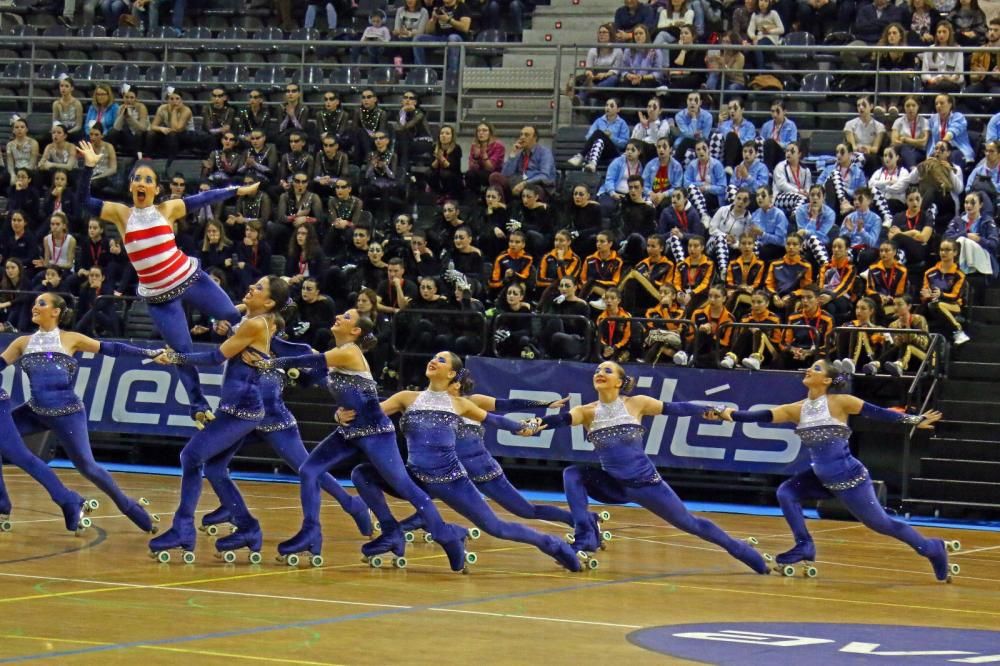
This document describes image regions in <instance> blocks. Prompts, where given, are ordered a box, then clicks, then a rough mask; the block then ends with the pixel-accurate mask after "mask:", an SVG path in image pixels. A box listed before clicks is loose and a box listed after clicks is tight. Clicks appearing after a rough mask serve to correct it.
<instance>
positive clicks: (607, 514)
mask: <svg viewBox="0 0 1000 666" xmlns="http://www.w3.org/2000/svg"><path fill="white" fill-rule="evenodd" d="M597 517H598V518H600V519H601V522H602V523H606V522H608V521H609V520H611V512H610V511H601V512H600V513H599V514H597Z"/></svg>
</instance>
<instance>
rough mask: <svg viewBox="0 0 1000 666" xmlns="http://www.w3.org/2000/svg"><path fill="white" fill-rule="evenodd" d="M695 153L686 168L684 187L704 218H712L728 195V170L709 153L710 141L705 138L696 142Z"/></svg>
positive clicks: (692, 203)
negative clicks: (694, 156) (694, 157)
mask: <svg viewBox="0 0 1000 666" xmlns="http://www.w3.org/2000/svg"><path fill="white" fill-rule="evenodd" d="M694 153H695V155H696V159H693V160H691V162H689V163H688V165H687V167H686V168H685V169H684V187H685V189H687V193H688V198H689V199H690V200H691V205H693V206H694V207H695V208H697V209H698V212H699V213H701V216H702V217H703V218H704V219H706V220H710V219H712V215H713V214H714V213H715V211H716V210H718V208H719V202H720V201H721V200H722V199H723V198H724V197H725V196H726V184H727V183H726V170H725V168H724V167H723V166H722V162H720V161H719V160H717V159H715V158H714V157H712V156H711V155H709V154H708V142H707V141H705V140H704V139H701V140H699V141H698V143H696V144H695V146H694Z"/></svg>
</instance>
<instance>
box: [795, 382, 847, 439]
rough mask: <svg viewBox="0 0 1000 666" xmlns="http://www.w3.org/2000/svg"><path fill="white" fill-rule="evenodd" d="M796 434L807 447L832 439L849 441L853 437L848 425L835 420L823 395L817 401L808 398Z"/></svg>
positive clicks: (800, 415) (804, 403)
mask: <svg viewBox="0 0 1000 666" xmlns="http://www.w3.org/2000/svg"><path fill="white" fill-rule="evenodd" d="M795 434H797V435H798V436H799V439H801V440H802V443H803V444H805V445H806V446H815V445H817V444H824V443H826V442H829V441H830V440H832V439H848V438H850V436H851V429H850V428H849V427H848V426H847V424H846V423H844V422H842V421H838V420H837V419H835V418H833V415H832V414H830V404H829V402H828V401H827V398H826V396H825V395H821V396H820V397H818V398H816V399H815V400H810V399H808V398H807V399H806V400H804V401H803V402H802V410H801V413H800V414H799V425H798V427H796V428H795Z"/></svg>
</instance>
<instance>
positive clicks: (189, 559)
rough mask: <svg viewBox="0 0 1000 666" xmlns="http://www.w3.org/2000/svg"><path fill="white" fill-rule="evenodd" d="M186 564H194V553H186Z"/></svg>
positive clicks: (188, 551)
mask: <svg viewBox="0 0 1000 666" xmlns="http://www.w3.org/2000/svg"><path fill="white" fill-rule="evenodd" d="M183 559H184V564H194V552H193V551H190V550H185V551H184V557H183Z"/></svg>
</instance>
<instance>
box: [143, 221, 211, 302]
mask: <svg viewBox="0 0 1000 666" xmlns="http://www.w3.org/2000/svg"><path fill="white" fill-rule="evenodd" d="M125 252H126V253H128V258H129V260H130V261H131V262H132V266H133V267H134V268H135V272H136V273H137V274H138V276H139V289H138V292H139V295H140V296H142V297H144V298H150V297H154V296H159V295H160V294H163V293H165V292H168V291H170V290H171V289H173V288H174V287H176V286H177V285H179V284H180V283H182V282H183V281H184V280H187V279H188V278H189V277H191V276H192V275H193V274H194V272H195V271H197V270H198V262H196V261H195V260H194V259H192V258H191V257H189V256H187V255H186V254H184V253H183V252H181V251H180V250H179V249H178V248H177V242H176V240H175V239H174V230H173V228H172V227H171V226H170V223H169V222H167V220H166V218H164V217H163V215H161V214H160V211H159V210H157V208H156V206H148V207H146V208H133V209H132V212H131V214H129V216H128V222H127V223H126V224H125Z"/></svg>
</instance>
